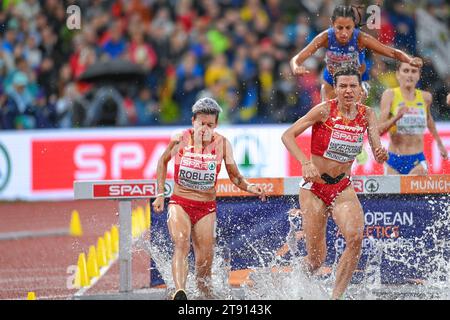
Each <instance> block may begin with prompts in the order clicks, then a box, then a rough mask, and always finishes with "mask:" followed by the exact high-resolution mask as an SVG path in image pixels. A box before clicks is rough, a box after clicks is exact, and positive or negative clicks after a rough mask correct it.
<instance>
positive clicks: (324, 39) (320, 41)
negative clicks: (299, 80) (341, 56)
mask: <svg viewBox="0 0 450 320" xmlns="http://www.w3.org/2000/svg"><path fill="white" fill-rule="evenodd" d="M327 43H328V33H327V31H326V30H325V31H323V32H322V33H320V34H319V35H317V36H316V37H315V38H314V39H313V41H311V43H309V44H308V45H307V46H306V47H305V48H303V49H302V50H301V51H300V52H299V53H297V54H296V55H295V56H294V57H293V58H292V59H291V61H290V63H289V64H290V66H291V70H292V73H293V74H294V75H296V76H300V75H302V74H305V73H309V71H308V70H306V69H305V67H304V66H303V65H302V64H303V62H305V60H306V59H308V58H309V57H311V56H312V55H313V54H314V53H315V52H316V51H317V50H318V49H319V48H325V47H326V46H327Z"/></svg>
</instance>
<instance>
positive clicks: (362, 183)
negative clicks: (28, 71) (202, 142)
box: [74, 175, 450, 292]
mask: <svg viewBox="0 0 450 320" xmlns="http://www.w3.org/2000/svg"><path fill="white" fill-rule="evenodd" d="M248 180H249V181H250V182H251V183H256V184H259V185H260V186H262V187H263V188H264V190H265V191H266V194H267V195H268V196H269V200H268V201H267V203H261V202H259V200H258V199H257V198H255V197H254V195H251V194H249V193H247V192H244V191H242V190H240V189H239V188H237V187H236V186H235V185H233V184H232V183H231V182H230V181H229V180H228V179H220V180H219V181H218V184H217V187H216V189H217V197H218V215H217V218H218V226H219V227H220V228H221V229H222V232H221V233H220V235H219V236H220V237H221V243H222V245H225V246H226V247H228V248H229V250H230V252H231V267H232V270H242V269H247V268H251V267H254V266H255V265H257V264H258V263H261V261H258V259H259V258H260V257H259V258H257V257H254V254H253V256H252V250H254V248H255V245H254V244H255V243H258V246H256V247H258V248H261V249H262V250H263V251H264V250H266V251H267V250H272V251H277V250H280V249H281V248H282V247H283V245H285V242H284V241H285V238H286V237H285V235H286V234H287V232H288V230H289V223H288V220H287V211H288V210H289V209H290V208H293V207H298V191H299V182H300V177H289V178H254V179H252V178H250V179H248ZM353 187H354V189H355V191H356V192H357V194H358V197H359V198H360V200H361V204H362V206H363V209H364V214H365V230H364V244H363V256H362V258H361V260H360V267H359V269H360V270H364V269H365V267H366V266H365V265H363V264H364V263H367V256H369V255H370V250H372V249H373V245H374V243H376V242H377V241H378V242H380V241H381V242H383V241H391V242H392V241H393V242H395V241H402V246H404V247H405V248H411V250H410V251H408V252H406V253H405V256H406V258H405V257H404V259H406V260H407V259H409V258H411V259H414V258H415V257H414V256H411V255H414V252H415V250H414V249H417V246H418V245H419V246H420V247H423V245H422V244H421V243H417V241H419V242H420V241H422V242H423V241H426V242H429V241H433V240H427V238H426V237H427V232H428V231H429V230H430V228H431V227H432V226H433V225H434V224H435V223H436V219H442V217H445V215H446V214H447V212H448V211H447V209H448V208H447V207H448V203H449V198H450V197H449V193H450V176H449V175H431V176H427V177H418V176H354V177H353ZM165 189H166V192H165V196H166V200H167V198H168V197H170V195H171V194H172V190H173V181H171V180H168V181H167V182H166V186H165ZM156 194H157V185H156V180H104V181H74V198H75V200H82V199H83V200H117V201H118V209H119V269H120V271H119V273H120V286H119V291H120V292H130V291H132V281H131V280H132V270H131V249H132V248H131V246H132V234H131V207H132V201H133V200H137V199H151V198H154V197H155V196H156ZM166 209H167V206H166ZM447 227H448V226H447ZM153 229H155V230H159V231H160V232H161V233H165V234H166V238H167V239H169V237H168V232H167V230H166V229H167V227H166V214H165V213H164V212H163V213H162V214H153V213H152V230H153ZM433 232H438V233H439V235H438V237H439V239H438V240H441V242H439V241H438V243H427V244H425V247H426V246H436V245H439V243H449V241H448V240H449V238H450V231H449V229H448V228H447V229H445V228H444V230H443V231H442V230H437V231H436V230H434V231H433ZM244 238H245V241H244V240H243V239H244ZM442 241H443V242H442ZM250 242H251V243H253V246H252V249H249V247H248V243H250ZM327 244H328V248H329V251H328V255H327V262H328V263H329V264H332V263H333V261H335V259H336V256H337V255H338V254H339V253H341V252H342V250H343V246H344V244H343V239H342V236H341V235H339V233H338V232H337V228H336V226H335V225H334V222H333V221H332V220H331V219H330V222H329V224H328V227H327ZM429 249H430V252H431V249H432V248H431V247H430V248H429ZM443 250H444V251H445V250H447V251H445V252H444V253H443V254H444V257H445V258H448V256H449V251H450V248H444V249H443ZM408 255H409V256H408ZM364 257H366V259H365V258H364ZM423 258H424V257H422V256H421V257H420V259H423ZM422 263H426V261H422ZM380 268H383V272H382V273H381V277H382V278H383V279H382V281H383V282H384V283H391V284H392V283H393V284H395V283H409V281H410V280H414V279H420V278H422V277H424V276H425V275H424V274H423V272H419V271H418V270H415V269H414V268H411V265H407V264H406V263H405V261H403V262H402V261H397V262H395V261H392V260H384V261H381V262H380ZM152 270H153V271H155V272H153V273H152V274H151V283H150V284H151V285H157V284H161V283H162V279H161V278H160V277H159V276H158V272H157V270H155V268H152Z"/></svg>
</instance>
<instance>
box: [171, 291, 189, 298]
mask: <svg viewBox="0 0 450 320" xmlns="http://www.w3.org/2000/svg"><path fill="white" fill-rule="evenodd" d="M172 300H187V295H186V292H184V290H183V289H180V290H178V291H177V292H175V294H174V295H173V298H172Z"/></svg>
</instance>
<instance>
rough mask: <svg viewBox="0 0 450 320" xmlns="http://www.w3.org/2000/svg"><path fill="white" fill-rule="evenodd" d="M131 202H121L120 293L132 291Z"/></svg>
mask: <svg viewBox="0 0 450 320" xmlns="http://www.w3.org/2000/svg"><path fill="white" fill-rule="evenodd" d="M131 246H132V234H131V200H120V201H119V272H120V275H119V277H120V286H119V292H129V291H131V290H132V287H133V286H132V284H133V283H132V277H131V274H132V272H131V262H132V260H131V249H132V248H131Z"/></svg>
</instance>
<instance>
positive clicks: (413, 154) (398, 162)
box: [379, 63, 448, 175]
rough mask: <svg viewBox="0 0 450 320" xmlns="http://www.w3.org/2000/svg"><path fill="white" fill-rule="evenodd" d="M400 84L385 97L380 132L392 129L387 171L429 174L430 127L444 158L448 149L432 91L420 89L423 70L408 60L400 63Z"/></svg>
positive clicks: (397, 73)
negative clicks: (426, 135) (438, 124)
mask: <svg viewBox="0 0 450 320" xmlns="http://www.w3.org/2000/svg"><path fill="white" fill-rule="evenodd" d="M396 77H397V80H398V82H399V84H400V86H399V87H397V88H394V89H388V90H386V91H385V92H384V93H383V95H382V97H381V103H380V105H381V115H380V125H379V130H380V134H384V133H385V132H386V131H389V136H390V140H391V141H390V144H389V149H388V150H389V159H388V161H387V162H386V173H387V174H411V175H426V174H427V173H428V165H427V161H426V159H425V155H424V153H423V143H424V141H423V137H424V133H425V130H426V129H427V128H428V130H429V131H430V133H431V134H432V136H433V138H434V139H435V140H436V142H437V146H438V148H439V152H440V153H441V156H442V157H443V158H444V159H447V158H448V152H447V150H446V148H445V146H444V145H443V143H442V141H441V138H440V137H439V134H438V132H437V130H436V126H435V124H434V120H433V117H432V116H431V112H430V108H431V102H432V97H431V94H430V93H429V92H426V91H422V90H419V89H416V85H417V82H418V81H419V79H420V69H419V68H416V67H413V66H411V65H409V64H407V63H399V64H398V65H397V71H396Z"/></svg>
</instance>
